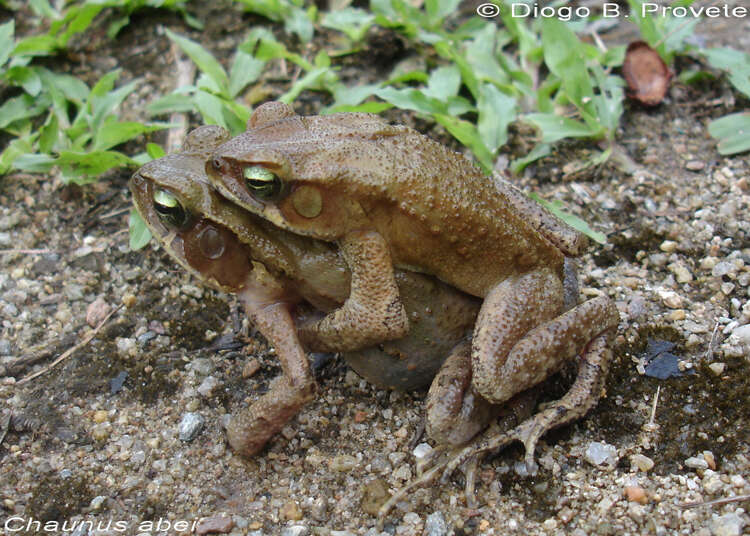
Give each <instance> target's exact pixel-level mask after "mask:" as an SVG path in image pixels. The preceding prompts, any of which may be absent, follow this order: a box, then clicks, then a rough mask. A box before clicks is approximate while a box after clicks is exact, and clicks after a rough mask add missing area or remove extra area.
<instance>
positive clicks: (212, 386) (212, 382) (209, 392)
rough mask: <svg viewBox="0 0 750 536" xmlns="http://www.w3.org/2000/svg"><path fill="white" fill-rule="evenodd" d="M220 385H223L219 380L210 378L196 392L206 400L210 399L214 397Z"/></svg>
mask: <svg viewBox="0 0 750 536" xmlns="http://www.w3.org/2000/svg"><path fill="white" fill-rule="evenodd" d="M219 385H221V383H220V382H219V380H217V379H216V378H214V377H213V376H208V377H207V378H205V379H204V380H203V381H202V382H201V384H200V385H199V386H198V388H197V389H196V391H198V392H199V393H200V394H201V396H203V397H205V398H209V397H211V396H213V394H214V391H215V390H216V388H217V387H219Z"/></svg>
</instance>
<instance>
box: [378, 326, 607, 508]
mask: <svg viewBox="0 0 750 536" xmlns="http://www.w3.org/2000/svg"><path fill="white" fill-rule="evenodd" d="M613 333H614V330H608V331H606V332H604V333H602V334H600V335H599V336H597V337H595V338H594V339H593V340H592V341H591V343H589V344H588V346H587V348H586V349H585V350H584V352H583V356H582V357H581V359H580V362H579V366H578V376H577V378H576V380H575V382H574V383H573V386H572V387H571V388H570V390H569V391H568V392H567V393H566V394H565V396H563V397H562V398H561V399H560V400H558V401H556V402H554V403H553V404H551V405H550V406H549V407H547V408H545V409H544V410H542V411H541V412H539V413H537V414H536V415H534V416H532V417H530V418H528V419H526V420H525V421H524V422H522V423H521V424H519V425H518V426H516V427H515V428H513V429H511V430H508V431H506V432H500V433H497V432H496V431H495V430H493V429H490V430H487V431H485V432H484V433H482V434H481V435H479V436H478V437H476V438H475V439H474V440H472V441H470V442H469V443H468V444H467V445H465V446H462V447H456V448H453V449H446V448H439V449H436V451H437V452H436V453H435V455H431V456H430V457H429V460H427V463H432V465H431V466H430V467H429V468H427V469H426V470H425V471H424V472H423V473H422V474H421V475H420V476H418V477H417V478H416V479H414V480H413V481H412V482H410V483H409V484H407V485H406V486H405V487H404V488H402V489H400V490H398V491H397V492H396V493H395V494H394V495H393V496H392V497H391V498H390V499H389V500H388V501H387V502H386V503H385V504H383V506H382V507H381V508H380V510H379V512H378V517H379V518H380V519H381V522H382V520H383V518H384V517H385V516H386V515H387V514H388V512H389V511H390V510H391V509H392V508H393V507H394V505H395V504H396V503H397V502H399V501H401V500H403V499H404V498H405V497H406V496H407V495H408V494H409V493H410V492H411V491H412V490H414V489H417V488H419V487H423V486H426V485H428V484H430V483H432V482H434V481H435V480H437V479H438V477H441V478H440V479H441V481H442V482H446V481H447V480H448V478H450V475H451V474H453V472H454V471H455V470H456V469H458V468H459V466H461V465H462V464H464V463H465V464H466V502H467V504H469V505H471V504H475V503H476V499H475V496H474V495H475V493H474V488H475V481H476V468H477V464H478V463H479V461H481V460H482V459H483V458H484V457H485V456H486V455H487V454H490V453H493V452H498V451H499V450H500V449H502V448H504V447H505V446H506V445H508V444H510V443H512V442H513V441H520V442H521V443H523V445H524V448H525V450H526V455H525V460H524V461H525V463H526V468H527V471H528V472H529V474H533V473H535V472H536V462H535V461H534V450H535V449H536V444H537V442H538V441H539V438H540V437H541V436H542V435H544V433H545V432H547V431H548V430H550V429H552V428H555V427H557V426H562V425H564V424H567V423H569V422H571V421H573V420H575V419H577V418H579V417H581V416H582V415H584V414H585V413H586V412H587V411H588V410H589V409H591V408H592V407H593V406H594V405H595V404H596V402H597V401H598V399H599V397H600V396H601V393H602V388H603V386H604V380H605V379H606V377H607V371H608V370H609V363H610V361H611V357H612V351H611V350H610V349H609V348H608V345H609V340H610V338H611V336H612V334H613Z"/></svg>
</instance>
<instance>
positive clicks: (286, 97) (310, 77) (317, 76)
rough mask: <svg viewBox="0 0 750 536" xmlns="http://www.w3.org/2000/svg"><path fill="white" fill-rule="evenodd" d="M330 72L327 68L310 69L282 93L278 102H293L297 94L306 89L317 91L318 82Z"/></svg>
mask: <svg viewBox="0 0 750 536" xmlns="http://www.w3.org/2000/svg"><path fill="white" fill-rule="evenodd" d="M329 72H330V69H329V68H328V67H317V68H314V69H311V70H310V71H309V72H307V73H306V74H305V76H303V77H302V78H300V79H299V80H297V81H296V82H295V83H294V85H293V86H292V87H291V88H290V89H289V91H287V92H286V93H284V94H283V95H282V96H281V97H279V100H280V101H281V102H285V103H287V104H289V103H292V102H294V101H295V100H296V99H297V97H299V94H300V93H302V92H303V91H304V90H306V89H317V88H318V86H319V85H320V81H321V80H322V79H323V78H324V77H325V75H326V74H328V73H329Z"/></svg>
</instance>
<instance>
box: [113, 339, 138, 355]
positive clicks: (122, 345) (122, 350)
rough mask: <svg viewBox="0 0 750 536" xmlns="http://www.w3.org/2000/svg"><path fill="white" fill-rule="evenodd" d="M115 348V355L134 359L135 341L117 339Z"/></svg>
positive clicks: (136, 351) (136, 347)
mask: <svg viewBox="0 0 750 536" xmlns="http://www.w3.org/2000/svg"><path fill="white" fill-rule="evenodd" d="M115 346H116V347H117V353H119V354H120V355H121V356H122V357H134V356H135V355H136V354H137V353H138V346H137V345H136V340H135V339H132V338H130V337H117V338H116V339H115Z"/></svg>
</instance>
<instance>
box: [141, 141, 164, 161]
mask: <svg viewBox="0 0 750 536" xmlns="http://www.w3.org/2000/svg"><path fill="white" fill-rule="evenodd" d="M146 153H148V155H149V156H150V157H151V158H152V159H153V160H156V159H157V158H162V157H163V156H166V154H167V152H166V151H165V150H164V149H163V148H162V146H161V145H157V144H155V143H147V144H146Z"/></svg>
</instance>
